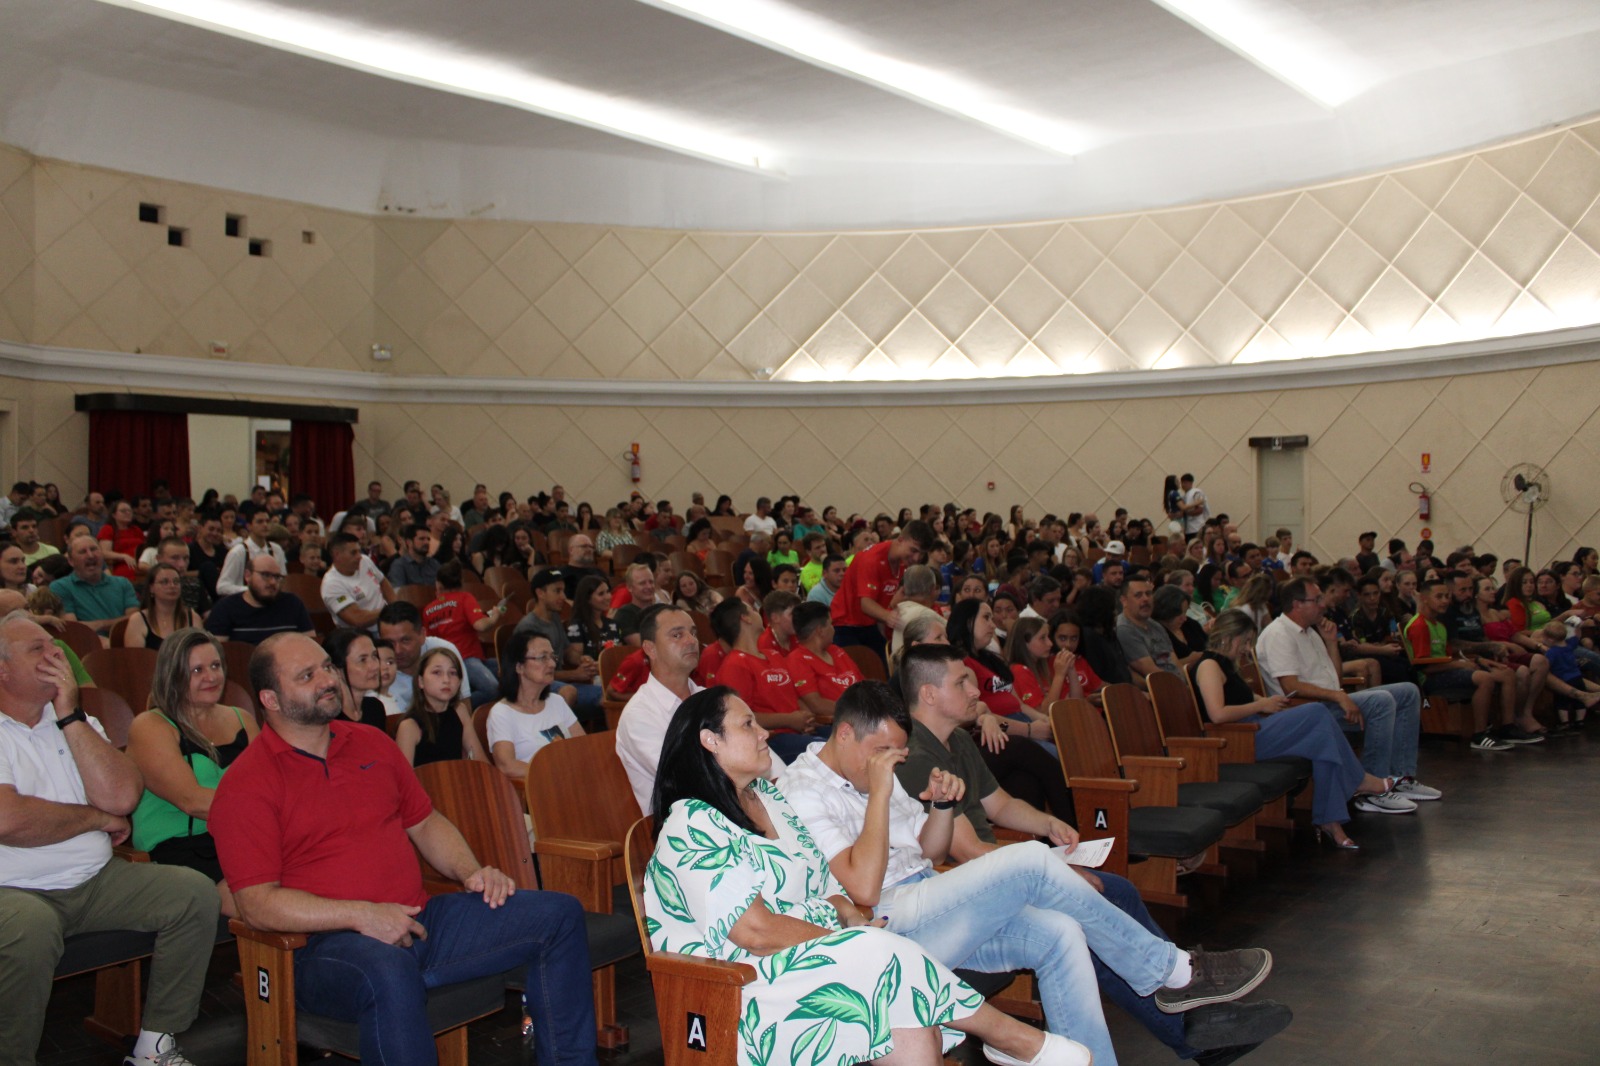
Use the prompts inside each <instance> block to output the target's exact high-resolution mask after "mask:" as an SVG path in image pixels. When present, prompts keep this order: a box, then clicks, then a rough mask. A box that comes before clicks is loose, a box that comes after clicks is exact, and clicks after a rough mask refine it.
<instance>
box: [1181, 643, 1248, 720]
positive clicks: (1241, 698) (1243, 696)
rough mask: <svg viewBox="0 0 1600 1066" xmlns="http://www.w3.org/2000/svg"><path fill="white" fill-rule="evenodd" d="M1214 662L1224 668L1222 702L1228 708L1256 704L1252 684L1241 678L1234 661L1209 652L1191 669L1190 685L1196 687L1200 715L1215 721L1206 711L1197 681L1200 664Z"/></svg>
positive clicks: (1195, 695)
mask: <svg viewBox="0 0 1600 1066" xmlns="http://www.w3.org/2000/svg"><path fill="white" fill-rule="evenodd" d="M1204 662H1213V663H1216V664H1217V665H1218V666H1220V667H1221V668H1222V701H1223V704H1224V705H1225V706H1228V707H1242V706H1244V705H1245V704H1247V703H1253V702H1255V698H1256V694H1255V692H1253V691H1252V690H1251V688H1250V683H1249V682H1247V681H1246V680H1245V679H1244V678H1242V677H1240V676H1239V668H1238V667H1237V666H1235V665H1233V660H1232V659H1230V658H1228V657H1227V656H1226V655H1218V654H1217V653H1216V652H1214V651H1208V652H1206V653H1205V654H1204V655H1202V656H1200V660H1199V662H1196V663H1195V664H1194V665H1192V666H1190V667H1189V684H1190V685H1192V686H1194V701H1195V703H1197V704H1199V705H1200V713H1201V714H1203V715H1205V717H1206V721H1208V722H1210V721H1214V719H1213V718H1212V717H1211V712H1210V711H1208V710H1206V701H1205V700H1204V699H1202V698H1201V696H1200V686H1199V684H1198V683H1196V681H1195V677H1196V675H1197V674H1198V673H1199V670H1200V663H1204Z"/></svg>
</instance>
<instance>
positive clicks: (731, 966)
mask: <svg viewBox="0 0 1600 1066" xmlns="http://www.w3.org/2000/svg"><path fill="white" fill-rule="evenodd" d="M644 964H645V968H646V969H648V970H649V971H650V972H651V973H658V974H661V975H662V976H664V977H687V978H689V979H691V980H694V981H704V982H706V983H707V984H717V985H747V984H749V983H750V982H751V981H754V980H755V979H756V970H755V967H754V966H751V965H749V964H748V963H743V962H724V961H722V960H721V959H706V958H702V957H700V956H699V955H680V954H679V953H678V952H676V951H652V952H650V954H648V955H646V956H645V960H644Z"/></svg>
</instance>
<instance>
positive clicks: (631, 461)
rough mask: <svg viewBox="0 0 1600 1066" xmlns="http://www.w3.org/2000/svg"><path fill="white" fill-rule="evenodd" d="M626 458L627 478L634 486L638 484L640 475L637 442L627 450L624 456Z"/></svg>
mask: <svg viewBox="0 0 1600 1066" xmlns="http://www.w3.org/2000/svg"><path fill="white" fill-rule="evenodd" d="M626 458H627V460H628V476H629V477H631V478H633V483H634V484H635V485H637V484H638V483H639V477H640V473H639V443H638V442H637V441H635V442H634V443H633V445H632V446H631V447H630V448H629V449H628V451H627V454H626Z"/></svg>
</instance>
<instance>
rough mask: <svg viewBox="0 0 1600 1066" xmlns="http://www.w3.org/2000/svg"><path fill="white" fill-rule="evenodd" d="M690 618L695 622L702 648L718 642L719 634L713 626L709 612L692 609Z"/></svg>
mask: <svg viewBox="0 0 1600 1066" xmlns="http://www.w3.org/2000/svg"><path fill="white" fill-rule="evenodd" d="M689 618H690V619H691V620H692V621H693V622H694V632H695V636H696V637H698V638H699V640H700V646H701V647H702V648H703V647H705V646H706V645H708V644H715V643H716V642H717V634H716V632H715V631H714V630H713V629H712V628H711V616H710V615H709V614H706V613H705V612H704V611H690V612H689Z"/></svg>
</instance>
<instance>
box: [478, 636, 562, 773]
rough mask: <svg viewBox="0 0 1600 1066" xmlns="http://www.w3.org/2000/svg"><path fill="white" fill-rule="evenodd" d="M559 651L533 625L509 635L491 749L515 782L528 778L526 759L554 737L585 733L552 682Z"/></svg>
mask: <svg viewBox="0 0 1600 1066" xmlns="http://www.w3.org/2000/svg"><path fill="white" fill-rule="evenodd" d="M555 677H556V653H555V649H554V648H552V647H551V646H550V638H549V637H546V636H545V635H544V634H543V633H537V632H534V631H533V630H531V629H523V630H519V631H517V632H514V633H512V634H511V640H510V641H509V642H507V644H506V650H505V655H504V657H503V658H502V659H501V660H500V702H499V703H496V704H495V705H494V707H492V708H491V709H490V711H489V753H490V755H491V756H492V757H493V759H494V764H495V766H497V767H499V769H500V772H501V773H503V774H505V775H506V776H507V777H509V778H511V780H513V781H519V782H520V781H521V780H522V779H523V778H525V777H527V776H528V762H529V761H530V760H531V759H532V758H533V757H534V755H535V754H536V753H537V752H538V751H539V749H540V748H542V747H544V746H545V745H546V744H548V743H550V742H551V741H552V740H561V739H563V738H565V737H581V736H583V726H581V725H579V724H578V716H577V715H575V714H573V713H572V708H571V707H569V706H567V701H566V700H564V699H562V698H561V695H560V694H559V693H557V692H555V691H554V690H553V689H552V688H551V685H552V684H553V683H554V681H555Z"/></svg>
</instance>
